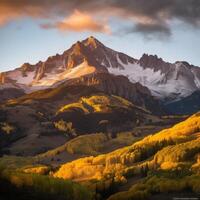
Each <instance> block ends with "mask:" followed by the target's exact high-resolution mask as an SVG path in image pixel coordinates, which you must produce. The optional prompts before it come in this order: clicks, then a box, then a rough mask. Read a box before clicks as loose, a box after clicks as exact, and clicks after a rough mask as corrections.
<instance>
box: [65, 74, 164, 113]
mask: <svg viewBox="0 0 200 200" xmlns="http://www.w3.org/2000/svg"><path fill="white" fill-rule="evenodd" d="M65 84H66V85H87V86H93V87H95V88H97V89H98V90H100V91H102V92H104V93H106V94H109V95H117V96H121V97H123V98H125V99H128V100H129V101H131V102H132V103H134V104H135V105H138V106H141V107H143V108H146V109H147V110H149V111H151V112H153V113H154V114H163V113H164V109H163V108H162V105H160V103H159V102H158V101H157V100H156V99H155V98H154V97H153V96H152V95H151V92H150V90H149V89H148V88H147V87H144V86H142V85H141V84H140V83H131V82H130V81H129V80H128V78H127V77H125V76H114V75H111V74H108V73H98V74H93V75H88V76H84V77H82V78H79V79H72V80H69V81H67V82H66V83H65Z"/></svg>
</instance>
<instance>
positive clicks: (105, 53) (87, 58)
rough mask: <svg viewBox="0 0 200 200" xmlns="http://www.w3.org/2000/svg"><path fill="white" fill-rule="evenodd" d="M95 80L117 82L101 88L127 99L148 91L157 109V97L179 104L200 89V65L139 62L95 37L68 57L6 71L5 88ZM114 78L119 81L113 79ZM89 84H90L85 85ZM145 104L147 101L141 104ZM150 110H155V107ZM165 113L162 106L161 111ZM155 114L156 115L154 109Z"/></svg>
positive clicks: (148, 58) (26, 89)
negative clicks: (134, 88) (74, 80)
mask: <svg viewBox="0 0 200 200" xmlns="http://www.w3.org/2000/svg"><path fill="white" fill-rule="evenodd" d="M118 76H120V77H121V78H120V77H118ZM91 77H94V79H96V81H97V80H98V78H99V79H100V80H99V82H102V77H105V78H104V79H105V80H109V79H110V80H111V81H110V83H111V82H112V84H110V85H109V86H108V87H106V86H105V81H104V87H103V85H102V84H101V89H102V90H105V92H108V91H109V93H110V92H114V93H116V94H117V95H119V96H122V97H125V98H127V97H128V99H129V100H133V99H137V97H138V99H139V101H141V98H140V94H138V91H139V92H140V93H143V91H145V95H146V96H147V99H148V100H150V103H149V104H152V105H155V104H154V103H152V102H153V101H154V100H153V99H155V100H157V102H156V101H155V103H156V104H158V101H159V102H161V104H163V105H165V104H168V105H169V104H170V103H173V102H175V101H176V102H179V101H180V100H182V99H184V98H185V97H187V96H189V95H191V94H192V93H194V92H195V91H199V89H200V68H199V67H196V66H193V65H190V64H188V63H187V62H184V61H177V62H176V63H168V62H165V61H163V60H162V59H161V58H158V57H157V56H152V55H147V54H144V55H143V56H142V57H141V58H140V59H135V58H132V57H130V56H128V55H126V54H123V53H121V52H117V51H114V50H112V49H110V48H108V47H106V46H105V45H104V44H102V43H101V42H99V41H98V40H97V39H96V38H94V37H92V36H91V37H89V38H87V39H85V40H83V41H81V42H80V41H78V42H77V43H75V44H73V45H72V46H71V48H69V49H68V50H66V51H65V52H63V54H61V55H59V54H57V55H55V56H51V57H49V58H48V59H47V60H46V61H44V62H41V61H40V62H38V63H36V64H35V65H32V64H29V63H25V64H23V65H22V66H21V67H20V68H17V69H15V70H12V71H8V72H3V73H1V75H0V84H1V85H0V88H1V89H5V88H15V89H20V90H23V91H24V92H25V93H31V92H33V91H38V90H42V89H47V88H56V87H57V86H58V85H60V84H63V83H65V82H69V80H72V81H73V79H76V80H77V79H80V81H79V82H81V83H83V84H88V83H89V82H90V84H93V85H94V83H92V81H91V79H92V78H91ZM114 77H115V78H114ZM125 77H127V78H125ZM114 79H116V81H113V80H114ZM84 80H85V81H88V82H85V83H84ZM76 82H78V81H76ZM131 85H132V86H131ZM133 87H137V91H132V89H130V88H133ZM138 88H140V89H138ZM147 91H148V92H147ZM119 93H120V94H119ZM132 93H134V94H132ZM133 96H134V97H133ZM150 96H152V97H150ZM13 97H16V96H13ZM137 102H138V100H137ZM134 103H135V102H134ZM141 104H143V105H145V104H148V103H144V100H142V103H141ZM150 107H151V108H150ZM146 108H147V109H148V110H152V108H153V106H147V107H146ZM167 108H168V106H166V107H165V106H164V107H163V108H162V109H163V111H164V110H165V112H166V111H167ZM160 110H161V108H160V106H158V111H156V113H159V112H160ZM153 111H154V113H155V109H153ZM163 111H162V112H163ZM195 111H197V110H195ZM175 112H176V110H175ZM175 112H172V111H171V110H170V113H172V114H176V113H175ZM182 113H184V111H183V112H182ZM187 113H188V112H187ZM189 113H190V114H191V112H189ZM162 114H163V113H162Z"/></svg>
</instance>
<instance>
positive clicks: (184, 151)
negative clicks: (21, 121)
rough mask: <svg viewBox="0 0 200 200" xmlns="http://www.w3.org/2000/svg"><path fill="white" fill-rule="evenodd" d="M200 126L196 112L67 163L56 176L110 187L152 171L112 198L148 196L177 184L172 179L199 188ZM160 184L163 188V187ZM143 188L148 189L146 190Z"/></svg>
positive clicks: (192, 187)
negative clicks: (124, 144)
mask: <svg viewBox="0 0 200 200" xmlns="http://www.w3.org/2000/svg"><path fill="white" fill-rule="evenodd" d="M199 130H200V114H196V115H193V116H192V117H190V118H189V119H187V120H186V121H184V122H181V123H179V124H177V125H175V126H174V127H172V128H170V129H166V130H163V131H160V132H159V133H157V134H155V135H150V136H147V137H145V138H144V139H143V140H141V141H139V142H136V143H134V144H133V145H131V146H128V147H125V148H122V149H119V150H116V151H114V152H111V153H108V154H104V155H99V156H96V157H93V156H90V157H86V158H82V159H79V160H75V161H73V162H70V163H66V164H64V165H62V166H61V167H60V169H59V170H58V171H57V172H55V174H54V176H55V177H62V178H64V179H73V180H76V181H88V180H90V181H91V180H93V181H94V180H96V181H100V182H102V181H103V182H104V184H103V186H102V187H104V188H103V190H105V189H106V188H105V183H107V188H109V186H111V185H113V184H116V183H117V184H119V185H120V184H125V183H126V182H127V181H129V178H130V177H134V176H136V175H138V174H139V175H145V176H146V175H147V173H148V174H149V175H148V176H147V178H146V179H145V180H144V181H143V183H138V184H136V185H135V186H133V188H131V189H130V191H128V192H125V193H123V194H122V195H121V194H120V193H119V194H116V195H114V196H113V197H110V198H111V199H125V198H124V196H126V195H127V196H128V197H129V198H133V199H140V198H141V199H142V198H143V195H144V197H145V195H146V196H148V195H150V194H151V193H154V192H155V191H157V190H158V192H165V191H171V190H173V188H174V187H173V183H174V184H176V183H177V182H178V181H180V182H181V183H182V182H184V183H185V182H186V185H189V186H188V188H189V189H191V190H192V191H194V192H197V191H200V188H199V187H198V184H199V181H200V179H198V177H199V175H198V174H199V171H200V168H199V167H200V164H199V162H200V159H199V156H198V155H199V152H200V138H199ZM166 155H167V156H166ZM158 175H159V176H160V177H159V176H158ZM176 179H178V180H176ZM149 181H150V182H153V183H154V182H156V181H158V183H159V182H160V183H162V184H164V185H169V187H164V186H162V184H157V185H156V186H157V189H156V188H154V187H153V184H152V185H149V184H150V183H149ZM173 181H175V182H173ZM176 181H177V182H176ZM171 182H172V183H171ZM197 183H198V184H197ZM170 184H171V187H170ZM108 185H109V186H108ZM137 185H138V187H137ZM141 185H142V186H141ZM160 185H161V186H162V187H163V188H164V189H163V188H160V187H161V186H160ZM141 188H144V189H146V191H145V192H144V191H143V189H141ZM185 188H186V186H184V185H183V186H181V187H177V191H179V190H183V189H185ZM101 190H102V188H101ZM135 194H137V195H138V196H137V195H135ZM129 198H127V199H129Z"/></svg>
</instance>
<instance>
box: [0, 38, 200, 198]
mask: <svg viewBox="0 0 200 200" xmlns="http://www.w3.org/2000/svg"><path fill="white" fill-rule="evenodd" d="M199 81H200V69H199V68H198V67H197V66H194V65H190V64H189V63H187V62H185V61H177V62H176V63H168V62H165V61H163V59H161V58H158V56H153V55H147V54H144V55H143V56H142V57H141V58H140V59H135V58H133V57H130V56H128V55H126V54H124V53H121V52H117V51H115V50H112V49H110V48H109V47H106V46H105V45H104V44H102V43H101V42H100V41H98V40H97V39H96V38H94V37H92V36H91V37H89V38H86V39H85V40H83V41H81V42H80V41H78V42H76V43H75V44H73V45H72V46H71V47H70V48H69V49H67V50H66V51H64V52H63V53H62V54H57V55H55V56H50V57H49V58H47V60H46V61H44V62H42V61H39V62H38V63H36V64H29V63H25V64H23V65H22V66H21V67H19V68H16V69H15V70H10V71H7V72H3V73H1V75H0V156H1V157H0V199H5V200H6V199H7V197H8V194H9V195H10V196H9V198H10V199H11V198H14V197H15V196H16V195H17V197H16V198H15V199H20V200H21V199H24V200H25V199H30V200H31V199H41V200H43V199H52V200H54V199H59V200H82V199H83V200H105V199H107V200H129V199H130V200H132V199H133V200H134V199H135V200H146V199H149V200H153V199H160V198H162V199H171V198H173V197H174V196H179V195H180V197H188V196H191V197H198V195H199V193H200V187H199V183H200V137H199V136H200V114H199V112H198V111H199V108H200V107H199V102H200V101H199ZM11 191H12V192H11Z"/></svg>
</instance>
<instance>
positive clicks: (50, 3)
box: [0, 0, 200, 72]
mask: <svg viewBox="0 0 200 200" xmlns="http://www.w3.org/2000/svg"><path fill="white" fill-rule="evenodd" d="M91 35H92V36H94V37H96V38H97V39H98V40H99V41H101V42H102V43H104V44H105V45H106V46H108V47H110V48H113V49H115V50H117V51H121V52H124V53H126V54H128V55H130V56H132V57H134V58H140V57H141V56H142V54H143V53H148V54H153V55H155V54H156V55H158V56H159V57H162V58H163V59H164V60H165V61H168V62H175V61H180V60H181V61H182V60H185V61H187V62H189V63H191V64H194V65H197V66H200V37H199V36H200V1H199V0H162V1H160V0H140V1H138V0H123V1H121V0H101V1H99V0H74V1H71V0H29V1H27V0H0V72H2V71H7V70H11V69H14V68H17V67H20V66H21V65H22V64H23V63H25V62H29V63H31V64H34V63H37V62H38V61H40V60H42V61H45V60H46V59H47V57H48V56H52V55H55V54H56V53H62V52H63V51H64V50H66V49H68V48H70V46H71V45H72V44H73V43H75V42H76V41H78V40H80V41H81V40H83V39H85V38H87V37H89V36H91Z"/></svg>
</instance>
